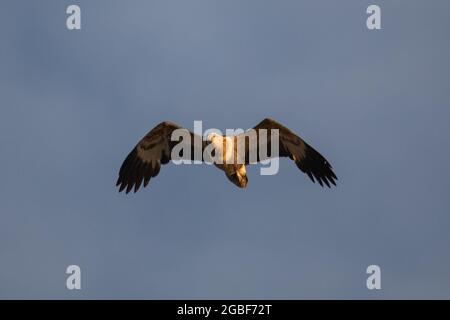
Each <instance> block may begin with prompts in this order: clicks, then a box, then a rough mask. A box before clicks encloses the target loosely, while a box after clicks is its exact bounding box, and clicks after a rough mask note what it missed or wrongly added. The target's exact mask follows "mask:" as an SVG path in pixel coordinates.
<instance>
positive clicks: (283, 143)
mask: <svg viewBox="0 0 450 320" xmlns="http://www.w3.org/2000/svg"><path fill="white" fill-rule="evenodd" d="M274 129H276V130H278V136H279V139H278V145H279V152H278V154H270V151H271V145H272V143H273V142H272V141H271V137H272V132H271V131H272V130H274ZM253 130H254V131H253V132H255V133H256V142H257V143H250V141H251V140H252V139H251V138H250V134H249V133H248V132H246V133H243V134H241V135H240V137H239V136H238V137H237V139H239V138H245V162H246V163H247V164H249V163H252V162H251V161H250V159H251V153H253V155H254V159H256V160H257V162H259V161H261V160H266V159H268V158H273V157H289V158H290V159H291V160H293V161H294V162H295V164H296V165H297V167H298V168H299V169H300V170H301V171H303V172H304V173H306V174H307V175H308V177H309V178H310V179H311V180H312V182H315V181H314V180H317V181H318V182H319V184H320V185H321V186H323V184H324V183H325V184H326V185H327V186H328V187H330V183H331V184H333V185H336V181H335V180H337V177H336V175H335V173H334V172H333V168H332V166H331V164H330V163H329V162H328V160H327V159H325V158H324V157H323V156H322V155H321V154H320V153H319V152H318V151H316V150H315V149H314V148H313V147H311V146H310V145H309V144H307V143H306V142H305V141H304V140H303V139H302V138H300V137H299V136H298V135H296V134H295V133H294V132H292V131H291V130H290V129H288V128H286V127H285V126H283V125H282V124H280V123H278V122H276V121H275V120H272V119H270V118H267V119H264V120H263V121H261V122H260V123H259V124H258V125H256V126H255V127H254V128H253ZM260 130H266V132H267V138H266V147H267V148H266V150H267V153H266V154H267V155H268V156H266V157H264V156H263V157H262V158H261V157H260V152H259V147H260V139H261V132H263V131H260ZM253 140H254V139H253ZM263 154H264V153H263Z"/></svg>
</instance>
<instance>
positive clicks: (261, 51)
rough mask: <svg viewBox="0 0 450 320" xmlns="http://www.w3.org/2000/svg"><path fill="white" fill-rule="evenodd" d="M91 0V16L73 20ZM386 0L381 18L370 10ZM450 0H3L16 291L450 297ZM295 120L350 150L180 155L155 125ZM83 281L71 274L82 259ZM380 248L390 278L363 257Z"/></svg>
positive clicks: (10, 244) (4, 212)
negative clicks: (157, 149) (263, 168)
mask: <svg viewBox="0 0 450 320" xmlns="http://www.w3.org/2000/svg"><path fill="white" fill-rule="evenodd" d="M70 4H78V5H79V6H80V7H81V10H82V30H79V31H69V30H67V29H66V17H67V15H66V13H65V10H66V7H67V6H68V5H70ZM369 4H378V5H380V7H381V10H382V30H379V31H369V30H367V28H366V25H365V20H366V17H367V15H366V13H365V11H366V8H367V6H368V5H369ZM449 13H450V3H449V2H448V1H439V0H436V1H433V2H432V3H430V2H429V1H422V0H421V1H417V0H415V1H404V0H403V1H400V0H399V1H360V0H358V1H357V0H354V1H339V2H337V1H331V0H329V1H317V0H316V1H312V0H308V1H294V0H292V1H291V0H282V1H260V0H258V1H256V0H246V1H237V0H232V1H206V0H189V1H181V0H180V1H175V0H171V1H127V2H125V1H104V0H97V1H56V0H55V1H49V0H45V1H23V0H19V1H17V0H16V1H12V0H11V1H7V0H5V1H1V3H0V34H1V37H0V39H1V42H2V44H1V50H0V68H1V72H0V87H1V88H2V90H1V92H2V93H1V107H0V148H1V155H2V157H1V158H0V164H1V168H2V179H1V182H0V194H1V201H0V217H1V221H2V223H0V297H1V298H63V299H77V298H87V299H89V298H139V299H144V298H145V299H155V298H158V299H162V298H190V299H197V298H210V299H215V298H255V299H258V298H289V299H297V298H359V299H360V298H369V299H379V298H388V299H390V298H450V283H449V279H450V268H449V267H450V248H449V246H450V233H449V228H450V210H449V209H450V200H449V197H448V192H449V190H450V179H449V178H450V169H449V167H448V163H450V161H449V160H450V148H449V146H450V123H449V119H450V106H449V97H450V96H449V95H450V63H449V60H448V57H449V56H450V41H449V37H448V30H449V27H450V25H449V24H450V22H449V21H450V20H449ZM265 117H271V118H274V119H276V120H278V121H279V122H281V123H283V124H285V125H286V126H288V127H289V128H291V129H292V130H294V131H295V132H297V133H298V134H300V135H301V136H302V137H303V138H304V139H305V140H306V141H307V142H309V143H310V144H311V145H313V146H314V147H315V148H316V149H318V150H319V151H320V152H321V153H322V154H323V155H324V156H325V157H326V158H327V159H329V160H330V162H331V163H332V164H333V167H334V168H335V171H336V174H337V175H338V177H339V184H338V187H337V188H334V189H331V190H328V189H322V188H320V187H319V186H318V185H317V184H312V183H311V182H310V181H309V179H308V178H307V177H306V176H305V175H303V174H302V173H301V172H300V171H298V169H297V168H296V167H295V165H294V164H293V163H292V162H290V161H288V160H282V161H281V162H280V172H279V174H277V175H275V176H260V175H259V168H258V167H257V166H256V167H252V168H250V169H249V170H248V171H249V185H248V187H247V189H245V190H240V189H238V188H236V187H235V186H234V185H232V184H231V183H229V181H228V180H227V179H226V178H225V176H224V175H223V173H222V172H220V171H218V170H216V169H214V168H211V167H209V166H174V165H168V166H165V167H163V168H162V170H161V173H160V174H159V176H158V177H157V178H156V179H154V181H153V182H152V183H151V184H150V186H149V187H148V188H146V189H141V190H140V191H139V192H138V193H137V194H135V195H128V196H125V195H124V194H119V193H118V192H117V190H116V188H115V186H114V184H115V181H116V179H117V172H118V169H119V167H120V164H121V163H122V161H123V160H124V157H125V156H126V155H127V154H128V152H129V151H130V150H131V148H132V147H133V146H134V145H135V144H136V142H137V141H138V140H139V139H140V138H141V137H142V136H143V135H144V134H145V133H146V132H147V131H149V130H150V129H151V128H152V127H153V126H154V125H156V124H157V123H159V122H161V121H163V120H171V121H174V122H177V123H179V124H181V125H184V126H186V127H187V128H189V129H192V126H193V121H194V120H202V121H203V125H204V127H205V128H208V127H215V128H219V129H221V130H225V129H226V128H249V127H252V126H254V125H255V124H257V123H258V122H259V121H260V120H262V119H263V118H265ZM71 264H76V265H79V266H80V267H81V270H82V290H80V291H69V290H67V289H66V286H65V281H66V277H67V275H66V274H65V270H66V267H67V266H68V265H71ZM371 264H377V265H379V266H380V267H381V272H382V289H381V290H379V291H377V290H372V291H369V290H368V289H367V288H366V278H367V274H366V273H365V271H366V268H367V266H368V265H371Z"/></svg>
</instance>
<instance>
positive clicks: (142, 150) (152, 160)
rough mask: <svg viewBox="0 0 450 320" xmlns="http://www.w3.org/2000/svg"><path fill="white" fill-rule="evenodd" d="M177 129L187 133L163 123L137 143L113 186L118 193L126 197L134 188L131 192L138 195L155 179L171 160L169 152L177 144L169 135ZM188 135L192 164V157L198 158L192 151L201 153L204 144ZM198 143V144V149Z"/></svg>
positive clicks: (173, 124)
mask: <svg viewBox="0 0 450 320" xmlns="http://www.w3.org/2000/svg"><path fill="white" fill-rule="evenodd" d="M176 129H183V130H187V129H184V128H182V127H181V126H179V125H177V124H175V123H172V122H167V121H166V122H162V123H160V124H159V125H157V126H156V127H155V128H153V129H152V130H151V131H150V132H149V133H147V134H146V135H145V137H144V138H142V139H141V141H139V143H138V144H137V145H136V147H134V148H133V150H131V152H130V153H129V154H128V156H127V157H126V158H125V161H124V162H123V163H122V166H121V167H120V170H119V178H118V179H117V183H116V186H118V187H119V192H122V191H123V190H125V192H126V193H129V192H130V191H131V190H132V189H133V188H134V192H137V191H138V190H139V188H140V187H141V185H142V184H143V185H144V188H145V187H146V186H147V185H148V184H149V182H150V179H151V178H153V177H156V176H157V175H158V173H159V171H160V169H161V165H164V164H166V163H168V162H169V161H170V160H171V152H172V148H173V147H174V146H175V145H176V144H177V143H178V141H171V136H172V133H173V131H174V130H176ZM189 134H190V136H191V141H190V142H191V146H192V149H191V160H194V156H195V154H197V153H196V152H195V149H196V148H201V149H202V150H203V147H204V145H205V142H203V141H202V137H199V136H196V135H194V134H193V133H191V132H189ZM198 142H200V145H199V143H198ZM187 143H189V142H187ZM197 160H198V159H197Z"/></svg>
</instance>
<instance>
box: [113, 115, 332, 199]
mask: <svg viewBox="0 0 450 320" xmlns="http://www.w3.org/2000/svg"><path fill="white" fill-rule="evenodd" d="M180 129H181V130H184V131H186V132H187V133H188V136H189V139H188V140H189V141H187V142H188V143H189V144H188V146H189V149H188V151H191V152H184V151H186V150H182V152H180V153H179V156H180V158H182V159H186V158H188V159H187V160H201V161H206V157H205V152H204V151H205V149H207V148H209V149H213V150H212V152H211V155H212V156H215V154H218V158H219V159H220V160H222V161H216V162H214V165H215V166H216V167H217V168H219V169H220V170H222V171H224V172H225V175H226V176H227V178H228V179H229V180H230V181H231V182H232V183H234V184H235V185H236V186H238V187H240V188H245V187H246V186H247V183H248V178H247V174H246V168H245V166H246V165H249V164H254V163H258V162H261V161H264V160H270V159H271V158H275V157H289V158H290V159H291V160H293V161H294V163H295V164H296V166H297V167H298V168H299V169H300V170H301V171H302V172H304V173H305V174H306V175H308V177H309V178H310V179H311V181H312V182H315V180H317V182H318V183H319V184H320V185H321V186H322V187H323V186H324V184H325V185H326V186H327V187H329V188H330V187H331V185H335V186H336V180H338V178H337V177H336V175H335V173H334V172H333V168H332V166H331V164H330V163H329V162H328V160H326V159H325V158H324V157H323V156H322V155H321V154H320V153H319V152H317V151H316V150H315V149H314V148H312V147H311V146H310V145H308V144H307V143H306V142H305V141H304V140H303V139H302V138H300V137H299V136H298V135H296V134H295V133H293V132H292V131H291V130H290V129H288V128H286V127H285V126H283V125H282V124H280V123H278V122H276V121H275V120H272V119H270V118H266V119H264V120H263V121H261V122H260V123H259V124H258V125H256V126H255V127H254V128H253V130H252V129H250V130H249V131H252V133H254V135H253V136H252V135H250V134H249V131H247V132H244V133H241V134H238V135H234V136H223V135H219V134H216V133H211V134H209V135H208V136H207V138H206V139H203V138H202V137H201V136H199V135H196V134H194V133H192V132H189V131H187V129H184V128H183V127H181V126H179V125H177V124H175V123H173V122H168V121H165V122H162V123H160V124H158V125H157V126H156V127H154V128H153V129H152V130H151V131H150V132H149V133H147V134H146V135H145V136H144V137H143V138H142V139H141V140H140V141H139V142H138V144H137V145H136V146H135V147H134V148H133V150H131V152H130V153H129V154H128V156H127V157H126V158H125V160H124V162H123V163H122V166H121V167H120V170H119V178H118V180H117V183H116V186H118V187H119V192H122V191H123V190H125V192H126V193H129V192H130V191H131V190H132V189H134V192H137V191H138V190H139V188H140V187H141V185H143V186H144V187H146V186H147V185H148V184H149V182H150V179H151V178H153V177H156V176H157V175H158V173H159V171H160V169H161V165H164V164H167V163H168V162H169V161H170V160H175V159H173V158H174V156H173V155H172V151H173V150H174V148H175V146H176V145H177V144H178V143H179V141H174V140H173V137H172V134H173V133H174V131H175V130H180ZM272 131H276V132H277V134H276V135H275V138H274V136H273V135H272V134H271V133H272ZM262 133H267V135H265V136H264V137H263V134H262ZM252 139H253V140H252ZM274 139H277V141H273V140H274ZM238 141H243V142H244V143H242V144H239V143H238ZM252 141H253V142H254V143H251V142H252ZM184 142H185V143H186V141H184ZM239 145H241V146H242V147H238V146H239ZM272 145H277V146H278V150H277V152H271V150H272V149H271V147H272ZM262 147H265V148H264V149H266V150H267V151H268V152H263V153H262V154H261V152H260V151H261V150H260V149H261V148H262ZM198 154H201V159H198V158H195V155H197V156H198ZM209 161H211V159H209Z"/></svg>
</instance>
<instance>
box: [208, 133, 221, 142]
mask: <svg viewBox="0 0 450 320" xmlns="http://www.w3.org/2000/svg"><path fill="white" fill-rule="evenodd" d="M218 136H219V135H218V134H217V133H215V132H211V133H210V134H208V135H207V136H206V140H208V141H210V142H213V140H214V139H216V138H217V137H218Z"/></svg>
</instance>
